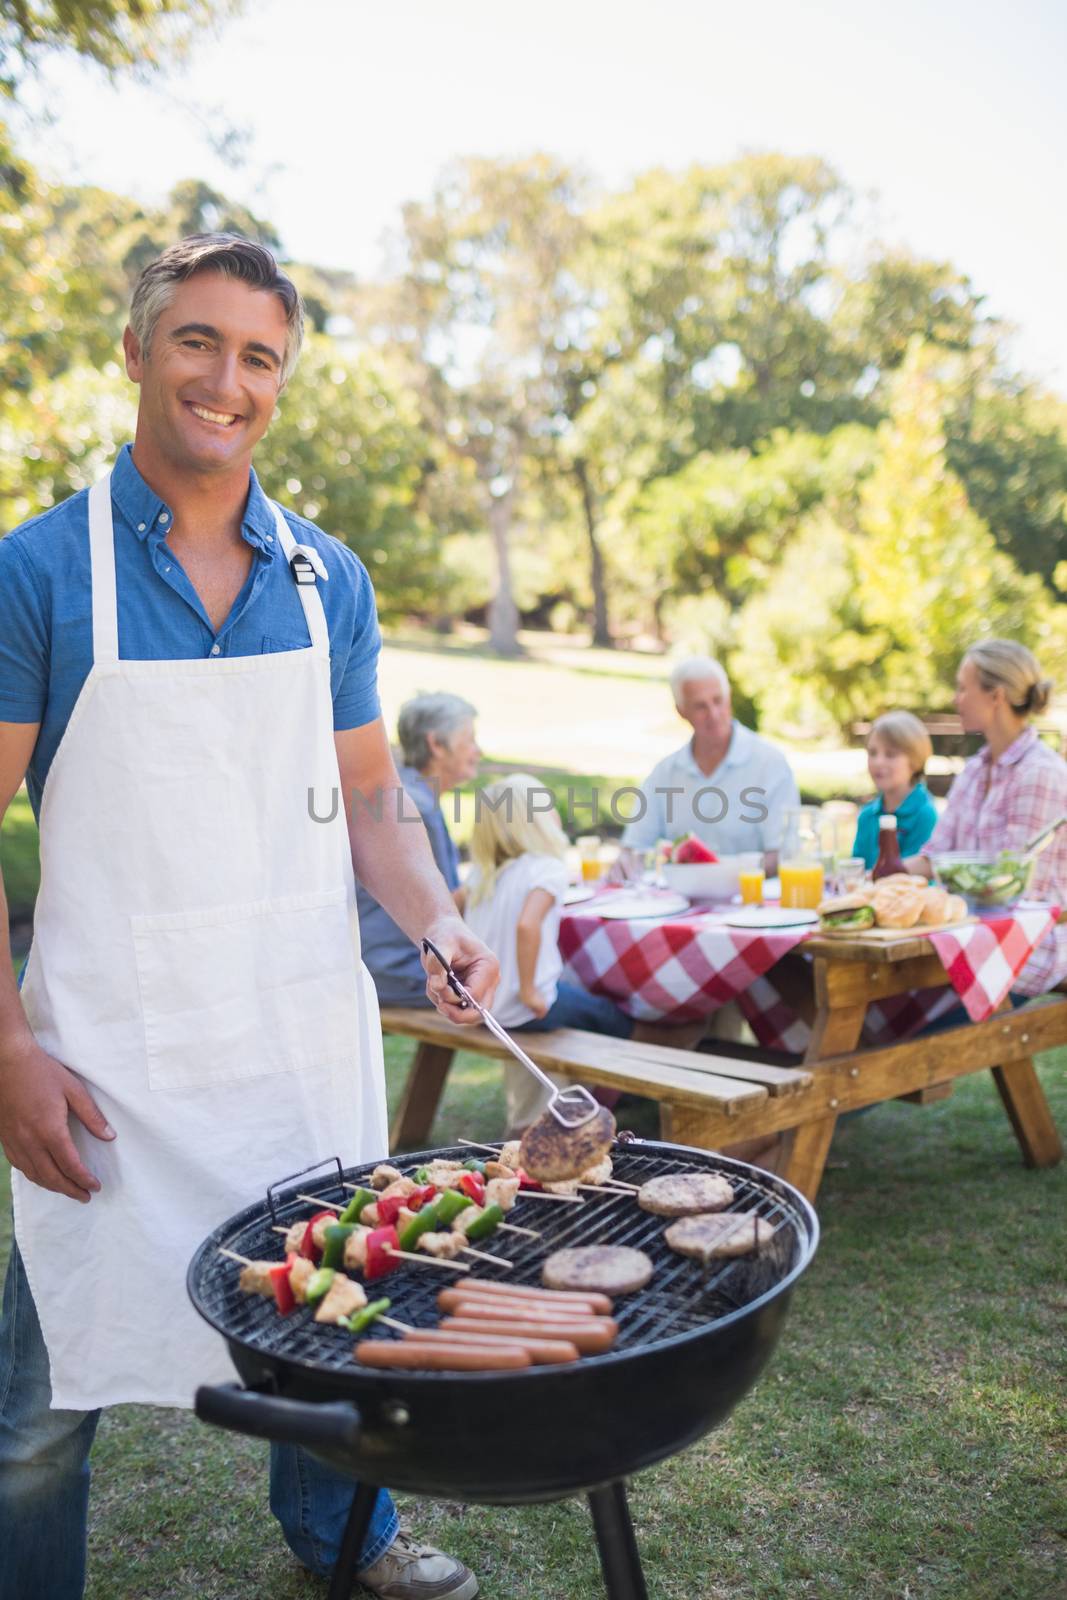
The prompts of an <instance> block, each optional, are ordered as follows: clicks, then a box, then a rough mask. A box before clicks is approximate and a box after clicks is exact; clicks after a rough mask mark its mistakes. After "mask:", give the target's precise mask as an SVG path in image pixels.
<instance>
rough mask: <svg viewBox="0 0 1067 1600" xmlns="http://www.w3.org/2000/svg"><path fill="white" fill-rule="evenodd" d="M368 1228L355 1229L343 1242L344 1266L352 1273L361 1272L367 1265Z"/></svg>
mask: <svg viewBox="0 0 1067 1600" xmlns="http://www.w3.org/2000/svg"><path fill="white" fill-rule="evenodd" d="M370 1231H371V1230H370V1229H369V1228H357V1229H356V1231H355V1232H354V1233H350V1234H349V1235H348V1238H347V1239H346V1240H345V1250H344V1264H345V1266H346V1267H348V1268H349V1269H350V1270H351V1271H353V1272H362V1271H363V1268H364V1267H365V1266H366V1265H367V1238H368V1235H369V1234H370Z"/></svg>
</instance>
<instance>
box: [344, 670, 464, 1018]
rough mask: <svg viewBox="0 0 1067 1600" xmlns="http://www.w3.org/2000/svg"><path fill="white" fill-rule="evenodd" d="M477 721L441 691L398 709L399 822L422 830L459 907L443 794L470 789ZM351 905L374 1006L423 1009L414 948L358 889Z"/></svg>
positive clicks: (422, 975) (422, 977) (455, 855)
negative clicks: (356, 911) (354, 905)
mask: <svg viewBox="0 0 1067 1600" xmlns="http://www.w3.org/2000/svg"><path fill="white" fill-rule="evenodd" d="M475 715H476V713H475V709H474V707H473V706H472V705H471V703H470V701H469V700H464V699H462V697H461V696H460V695H458V694H446V693H443V692H442V693H437V694H418V695H416V696H415V697H414V699H412V700H408V701H406V702H405V704H404V705H403V706H401V708H400V715H399V717H398V718H397V738H398V741H399V744H400V759H399V761H398V762H397V768H398V771H399V773H400V781H401V783H402V784H403V785H404V797H405V801H406V804H405V806H404V811H403V813H402V814H403V817H404V818H405V820H406V821H409V822H411V823H412V824H413V825H414V824H417V823H418V822H420V821H421V822H422V823H423V825H424V826H425V828H426V832H427V833H428V835H429V838H430V848H431V850H432V851H433V856H434V860H435V861H436V862H437V865H438V867H439V868H440V871H441V876H442V877H443V878H444V880H445V882H446V883H447V884H448V887H449V888H450V889H451V890H452V894H453V898H454V899H455V901H456V904H457V905H460V906H461V905H462V899H461V897H462V890H461V889H460V886H459V851H458V850H457V849H456V845H455V841H454V840H453V838H452V835H451V834H450V833H449V831H448V828H447V826H446V824H445V818H444V812H443V811H442V810H441V796H442V795H443V794H445V793H446V792H447V791H448V790H449V789H455V788H456V787H457V786H458V785H459V784H461V783H469V782H470V780H471V778H473V777H474V774H475V773H476V772H477V770H478V762H479V761H480V759H481V751H480V750H479V749H478V743H477V740H476V739H475V737H474V718H475ZM356 899H357V902H358V905H359V934H360V942H361V944H362V947H363V960H364V963H365V964H366V967H367V970H368V971H369V972H370V975H371V977H372V978H373V979H374V987H375V989H376V990H377V992H378V1000H379V1002H380V1003H381V1004H382V1005H391V1006H429V1005H430V1004H431V1001H430V1000H429V999H427V996H426V972H425V969H424V967H423V965H422V958H421V956H420V954H419V951H418V948H417V947H416V946H415V945H413V944H412V942H411V940H410V939H409V938H408V936H407V934H406V933H404V932H403V931H402V929H400V928H398V927H397V925H396V923H395V922H394V921H393V919H392V917H390V916H389V915H388V913H387V912H385V911H383V909H382V907H381V906H380V905H379V904H378V902H377V900H375V899H373V898H372V897H371V896H370V895H369V894H368V893H367V891H366V889H364V888H363V886H362V885H361V884H357V885H356Z"/></svg>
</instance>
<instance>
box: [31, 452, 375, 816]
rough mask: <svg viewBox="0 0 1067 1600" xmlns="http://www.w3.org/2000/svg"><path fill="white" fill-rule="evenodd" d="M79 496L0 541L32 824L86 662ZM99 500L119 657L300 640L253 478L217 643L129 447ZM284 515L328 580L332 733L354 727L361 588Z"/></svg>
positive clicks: (336, 557) (294, 595)
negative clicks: (109, 532)
mask: <svg viewBox="0 0 1067 1600" xmlns="http://www.w3.org/2000/svg"><path fill="white" fill-rule="evenodd" d="M87 500H88V492H87V491H85V490H83V491H82V492H81V493H79V494H75V495H72V496H71V497H70V499H69V500H64V501H63V502H62V503H61V504H60V505H58V506H55V507H53V509H52V510H50V511H46V512H44V513H43V514H42V515H41V516H39V517H34V518H33V520H32V521H30V522H25V523H23V524H22V526H21V527H19V528H15V529H14V530H13V531H12V532H11V533H9V534H7V535H6V537H5V538H3V539H0V722H39V723H40V724H41V729H40V733H39V735H38V738H37V744H36V746H35V748H34V752H33V757H32V760H31V762H30V768H29V771H28V773H27V775H26V788H27V790H28V792H29V797H30V803H31V805H32V806H33V812H34V815H35V816H36V815H37V814H38V812H39V810H40V804H41V794H42V791H43V789H44V783H45V779H46V778H47V776H48V769H49V767H50V766H51V764H52V760H53V757H54V756H55V753H56V750H57V749H58V748H59V742H60V740H61V739H62V737H63V734H64V731H65V730H66V726H67V722H68V721H69V719H70V714H71V712H72V711H73V709H74V704H75V701H76V700H77V698H78V695H79V693H80V691H81V687H82V684H83V683H84V682H85V679H86V677H87V676H88V673H89V668H90V666H91V665H92V659H93V648H92V600H91V587H90V574H89V518H88V511H87ZM111 501H112V508H113V514H114V521H115V569H116V587H117V590H118V613H119V655H120V656H121V657H124V658H125V659H127V660H137V661H161V660H162V661H179V660H183V661H184V660H191V659H196V658H197V657H200V656H209V655H213V654H214V655H218V656H251V655H260V654H262V653H264V652H266V651H272V650H295V649H300V648H303V647H306V646H307V645H308V644H309V643H310V640H309V637H308V629H307V623H306V622H305V620H304V611H303V607H302V606H301V604H300V596H299V593H298V592H297V585H296V583H295V582H294V580H293V576H292V574H291V572H290V571H289V566H288V563H287V562H286V560H285V557H284V556H283V554H282V552H281V550H280V549H279V548H278V545H277V541H276V538H275V532H274V514H273V512H272V510H271V506H270V502H269V500H268V499H267V497H266V495H265V494H264V493H263V490H262V489H261V488H260V486H259V482H258V480H257V478H256V475H255V473H254V472H253V473H252V474H251V479H250V483H249V491H248V503H247V505H246V507H245V513H244V519H243V522H242V525H241V533H242V535H243V537H244V539H245V540H246V542H247V543H248V544H249V545H250V546H251V547H252V550H253V552H254V559H253V562H252V567H251V570H250V572H249V575H248V578H247V580H246V582H245V584H244V587H243V588H242V590H241V592H240V594H239V595H238V596H237V599H236V600H235V601H234V604H233V608H232V610H231V612H230V615H229V616H228V617H227V619H226V621H225V623H224V624H223V626H222V628H221V629H220V630H219V632H218V633H216V632H215V630H214V628H213V627H212V626H211V623H210V622H209V621H208V617H207V613H206V612H205V610H204V608H203V606H202V604H201V602H200V599H199V597H198V596H197V593H196V590H195V589H194V588H193V586H192V584H191V583H190V582H189V579H188V578H187V577H186V575H185V573H184V571H183V570H182V567H181V565H180V563H179V562H178V560H177V559H176V557H175V556H174V555H173V553H172V552H171V550H170V549H169V547H168V545H167V532H168V529H169V528H170V524H171V511H170V507H169V506H167V505H165V504H164V503H163V501H162V500H160V499H159V497H158V495H156V494H155V493H154V492H153V491H152V490H151V489H150V488H149V487H148V485H147V483H145V481H144V479H143V478H142V477H141V474H140V473H139V472H138V470H137V468H136V467H135V466H134V464H133V457H132V455H131V453H130V447H129V445H126V446H124V448H123V449H122V451H121V453H120V455H119V457H118V460H117V461H116V463H115V469H114V473H113V475H112V479H111ZM283 510H284V508H283ZM284 514H285V519H286V521H287V522H288V524H289V526H290V528H291V529H292V531H293V535H294V537H295V538H296V539H297V540H298V541H299V542H300V543H301V544H306V545H309V546H311V547H312V548H314V549H315V550H317V551H318V552H319V554H320V555H321V557H322V559H323V561H324V562H325V564H326V570H327V572H328V573H329V581H328V582H326V583H322V582H321V581H320V583H319V593H320V594H321V596H322V601H323V606H324V608H325V612H326V621H327V624H328V626H329V630H330V666H331V672H330V678H331V687H332V690H333V708H334V727H335V728H337V729H341V728H358V727H362V726H363V725H364V724H365V723H368V722H373V721H374V719H375V718H376V717H377V716H378V715H379V710H380V708H379V704H378V653H379V650H380V648H381V636H380V634H379V632H378V618H377V613H376V611H375V605H374V591H373V589H372V587H371V581H370V578H369V577H368V575H367V571H366V568H365V567H364V566H363V563H362V562H361V561H360V560H359V558H358V557H357V556H356V555H354V554H353V552H352V551H351V550H349V549H348V547H347V546H346V545H343V544H342V543H341V542H340V540H338V539H334V538H331V537H330V536H329V535H328V534H324V533H322V532H321V531H320V530H319V529H318V528H316V527H315V525H314V524H313V523H311V522H306V521H305V520H304V518H303V517H298V516H297V515H296V514H295V513H294V512H292V511H288V510H285V511H284Z"/></svg>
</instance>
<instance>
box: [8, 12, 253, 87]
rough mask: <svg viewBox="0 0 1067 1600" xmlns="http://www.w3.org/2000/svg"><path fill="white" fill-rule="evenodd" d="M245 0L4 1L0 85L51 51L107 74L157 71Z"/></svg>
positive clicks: (11, 82)
mask: <svg viewBox="0 0 1067 1600" xmlns="http://www.w3.org/2000/svg"><path fill="white" fill-rule="evenodd" d="M242 4H243V0H91V4H86V0H0V80H3V81H4V82H5V83H6V85H7V87H8V91H9V92H11V91H12V90H13V88H14V86H15V84H16V83H17V80H18V78H19V77H20V76H22V74H23V73H25V72H26V71H27V70H28V69H32V68H33V67H34V66H35V65H36V64H37V63H38V62H39V61H40V60H41V58H42V57H43V56H44V55H46V54H47V53H49V52H50V51H53V50H73V51H74V52H75V53H76V54H78V55H80V56H84V57H85V58H86V59H87V60H89V61H95V62H96V63H97V64H98V65H99V66H101V67H104V68H105V69H106V70H107V71H108V72H119V71H134V72H139V73H146V72H152V71H156V70H158V69H159V68H160V67H162V66H163V65H165V64H166V63H167V62H169V61H171V60H173V59H175V58H176V57H179V56H181V55H183V54H184V53H185V51H186V50H187V49H188V48H189V46H190V44H191V43H192V42H193V40H194V39H195V38H196V36H197V35H198V34H199V33H201V32H202V31H203V30H204V29H205V28H208V27H210V26H212V25H213V24H215V23H218V22H220V21H221V20H222V19H223V18H225V17H228V16H232V15H234V14H235V13H236V12H237V11H239V10H240V9H241V6H242Z"/></svg>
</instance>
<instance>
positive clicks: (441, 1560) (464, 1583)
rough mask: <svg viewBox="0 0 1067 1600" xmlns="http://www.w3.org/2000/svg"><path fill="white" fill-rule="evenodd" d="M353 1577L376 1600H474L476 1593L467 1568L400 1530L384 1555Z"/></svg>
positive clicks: (475, 1581) (472, 1578)
mask: <svg viewBox="0 0 1067 1600" xmlns="http://www.w3.org/2000/svg"><path fill="white" fill-rule="evenodd" d="M356 1576H357V1578H358V1579H359V1581H360V1583H361V1584H363V1586H364V1588H366V1589H369V1590H370V1591H371V1593H372V1594H376V1595H377V1596H378V1600H474V1596H475V1595H476V1594H477V1593H478V1580H477V1578H476V1577H475V1576H474V1573H473V1572H472V1571H471V1570H470V1568H469V1567H465V1566H464V1565H463V1562H462V1561H457V1560H456V1559H455V1557H454V1556H446V1555H443V1554H442V1552H441V1551H440V1550H435V1549H434V1547H433V1545H430V1544H419V1543H418V1542H417V1541H416V1540H415V1539H413V1538H412V1537H411V1535H410V1533H405V1531H404V1529H403V1528H401V1530H400V1532H399V1533H398V1534H397V1536H396V1538H395V1539H394V1540H393V1542H392V1544H391V1545H390V1546H389V1548H388V1550H387V1551H386V1552H385V1554H384V1555H382V1556H379V1557H378V1559H377V1561H376V1562H375V1563H374V1565H373V1566H372V1567H365V1568H364V1569H363V1571H362V1572H357V1574H356Z"/></svg>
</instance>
